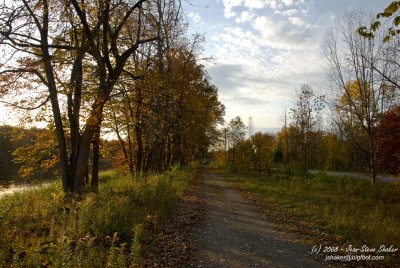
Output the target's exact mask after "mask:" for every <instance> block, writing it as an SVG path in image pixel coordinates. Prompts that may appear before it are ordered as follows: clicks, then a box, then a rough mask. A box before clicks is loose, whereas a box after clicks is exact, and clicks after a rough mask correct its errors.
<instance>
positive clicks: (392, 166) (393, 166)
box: [377, 106, 400, 174]
mask: <svg viewBox="0 0 400 268" xmlns="http://www.w3.org/2000/svg"><path fill="white" fill-rule="evenodd" d="M377 132H378V134H377V135H378V136H379V143H378V156H377V158H378V168H379V170H381V171H383V172H389V173H391V174H399V172H400V140H399V138H398V137H399V133H400V106H397V107H395V108H393V109H391V110H390V111H388V112H386V113H385V114H384V115H383V117H382V118H381V120H380V122H379V124H378V126H377Z"/></svg>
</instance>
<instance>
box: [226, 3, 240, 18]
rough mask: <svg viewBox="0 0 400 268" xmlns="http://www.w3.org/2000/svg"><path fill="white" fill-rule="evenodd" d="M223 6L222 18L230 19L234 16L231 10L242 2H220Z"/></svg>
mask: <svg viewBox="0 0 400 268" xmlns="http://www.w3.org/2000/svg"><path fill="white" fill-rule="evenodd" d="M222 3H223V4H224V16H225V18H227V19H228V18H231V17H233V16H235V15H236V13H235V12H234V11H233V8H235V7H238V6H240V5H242V4H243V0H222Z"/></svg>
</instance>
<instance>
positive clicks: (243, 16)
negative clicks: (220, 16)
mask: <svg viewBox="0 0 400 268" xmlns="http://www.w3.org/2000/svg"><path fill="white" fill-rule="evenodd" d="M254 16H255V15H254V14H253V13H250V12H249V11H247V10H245V11H243V12H242V13H240V15H239V16H238V17H237V18H236V19H235V22H236V23H245V22H249V21H251V20H252V19H253V18H254Z"/></svg>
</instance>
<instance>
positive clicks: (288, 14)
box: [275, 8, 299, 17]
mask: <svg viewBox="0 0 400 268" xmlns="http://www.w3.org/2000/svg"><path fill="white" fill-rule="evenodd" d="M275 13H276V14H280V15H283V16H286V17H293V16H294V15H297V14H298V13H299V10H298V9H295V8H292V9H287V10H283V11H281V10H277V11H275Z"/></svg>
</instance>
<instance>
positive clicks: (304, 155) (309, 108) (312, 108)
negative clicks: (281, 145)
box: [290, 84, 324, 172]
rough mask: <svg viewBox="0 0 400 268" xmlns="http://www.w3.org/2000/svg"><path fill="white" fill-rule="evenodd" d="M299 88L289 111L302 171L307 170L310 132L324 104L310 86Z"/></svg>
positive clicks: (312, 130) (315, 125)
mask: <svg viewBox="0 0 400 268" xmlns="http://www.w3.org/2000/svg"><path fill="white" fill-rule="evenodd" d="M300 90H301V91H300V92H299V93H298V94H297V101H296V104H295V106H294V107H293V108H292V109H290V112H291V117H292V126H293V127H294V128H295V129H296V130H297V135H298V141H299V146H298V149H299V151H300V155H301V160H302V164H303V165H302V166H303V171H304V172H307V170H308V164H309V163H308V162H309V152H310V146H311V142H312V134H313V132H314V130H315V129H316V127H317V126H318V121H319V120H318V119H319V118H320V116H319V113H320V111H321V110H322V109H323V107H324V106H323V96H320V97H317V96H315V94H314V91H313V89H312V88H311V86H309V85H307V84H304V85H303V86H302V87H301V89H300Z"/></svg>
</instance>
